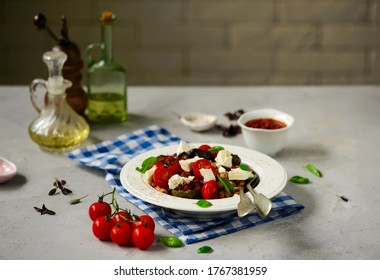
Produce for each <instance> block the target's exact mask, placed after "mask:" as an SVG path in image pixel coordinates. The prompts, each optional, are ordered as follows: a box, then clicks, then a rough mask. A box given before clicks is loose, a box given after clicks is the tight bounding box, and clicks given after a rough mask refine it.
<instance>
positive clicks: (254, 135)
mask: <svg viewBox="0 0 380 280" xmlns="http://www.w3.org/2000/svg"><path fill="white" fill-rule="evenodd" d="M293 123H294V118H293V117H292V116H291V115H289V114H287V113H284V112H281V111H278V110H276V109H260V110H254V111H250V112H246V113H244V114H243V115H241V116H240V118H239V119H238V124H239V125H240V127H241V129H242V133H243V137H244V140H245V143H246V145H247V146H248V147H249V148H251V149H253V150H256V151H259V152H262V153H264V154H267V155H274V154H276V153H277V152H279V151H280V150H282V149H283V148H284V146H285V144H286V142H287V138H288V132H289V129H290V128H291V127H292V125H293Z"/></svg>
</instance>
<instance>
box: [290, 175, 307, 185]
mask: <svg viewBox="0 0 380 280" xmlns="http://www.w3.org/2000/svg"><path fill="white" fill-rule="evenodd" d="M289 181H290V182H293V183H296V184H309V183H310V180H309V178H305V177H301V176H293V177H292V178H290V179H289Z"/></svg>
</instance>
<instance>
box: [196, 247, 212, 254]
mask: <svg viewBox="0 0 380 280" xmlns="http://www.w3.org/2000/svg"><path fill="white" fill-rule="evenodd" d="M213 251H214V250H213V249H212V248H211V247H210V246H202V247H200V248H199V249H198V250H197V253H198V254H209V253H212V252H213Z"/></svg>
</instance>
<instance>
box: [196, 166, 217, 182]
mask: <svg viewBox="0 0 380 280" xmlns="http://www.w3.org/2000/svg"><path fill="white" fill-rule="evenodd" d="M199 172H200V173H201V175H202V176H203V182H205V183H206V182H208V181H211V180H212V181H216V180H215V175H214V172H212V170H211V169H209V168H202V169H200V170H199Z"/></svg>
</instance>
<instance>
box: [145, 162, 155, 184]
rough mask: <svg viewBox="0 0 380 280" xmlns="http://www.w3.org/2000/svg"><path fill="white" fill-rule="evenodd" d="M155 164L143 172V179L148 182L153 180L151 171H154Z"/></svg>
mask: <svg viewBox="0 0 380 280" xmlns="http://www.w3.org/2000/svg"><path fill="white" fill-rule="evenodd" d="M156 169H157V166H155V165H153V166H152V167H151V168H150V169H149V170H147V171H146V172H145V173H144V177H145V180H146V181H147V182H148V184H150V183H151V182H152V180H153V173H154V171H156Z"/></svg>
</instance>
